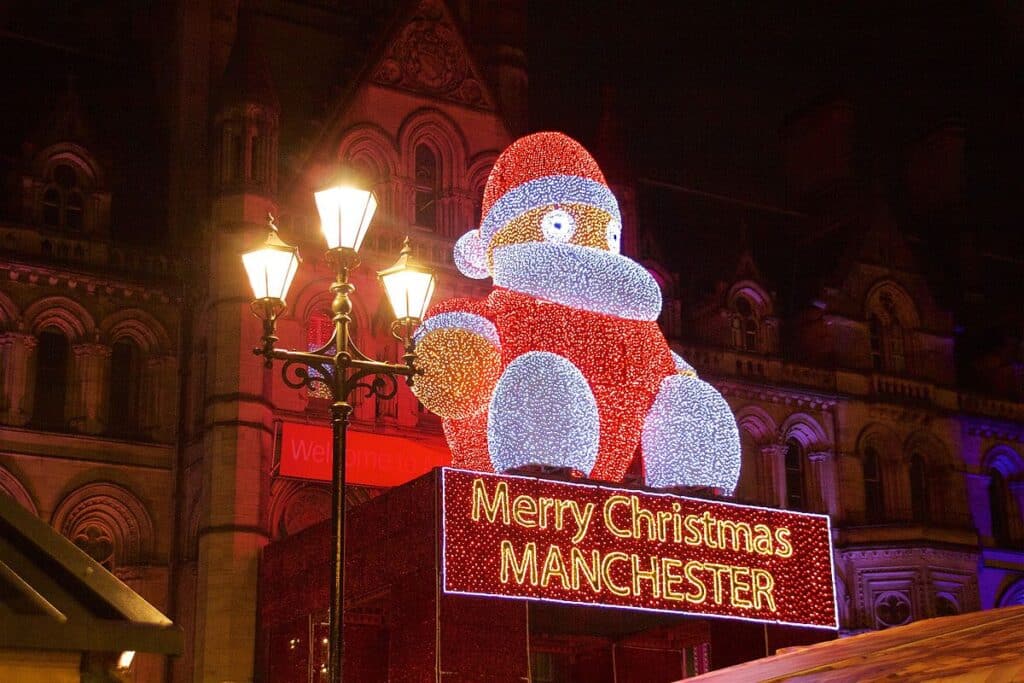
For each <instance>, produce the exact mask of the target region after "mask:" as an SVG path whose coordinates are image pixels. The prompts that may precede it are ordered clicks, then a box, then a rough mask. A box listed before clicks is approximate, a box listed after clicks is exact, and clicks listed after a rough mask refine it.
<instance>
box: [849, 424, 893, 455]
mask: <svg viewBox="0 0 1024 683" xmlns="http://www.w3.org/2000/svg"><path fill="white" fill-rule="evenodd" d="M869 446H873V447H875V448H876V449H877V450H878V455H879V456H881V457H882V458H883V459H885V460H899V459H900V458H902V454H903V451H902V449H901V448H900V441H899V437H898V436H897V434H896V432H894V431H893V430H892V429H891V428H889V427H886V426H885V425H882V424H879V423H877V422H875V423H871V424H869V425H867V426H866V427H864V428H863V429H862V430H861V431H860V434H859V435H858V436H857V449H856V450H857V455H858V457H863V455H864V450H865V449H866V448H868V447H869Z"/></svg>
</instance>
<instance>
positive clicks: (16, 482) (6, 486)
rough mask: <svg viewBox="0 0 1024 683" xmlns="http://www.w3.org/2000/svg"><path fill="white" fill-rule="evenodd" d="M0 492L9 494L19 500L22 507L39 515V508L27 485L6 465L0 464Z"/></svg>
mask: <svg viewBox="0 0 1024 683" xmlns="http://www.w3.org/2000/svg"><path fill="white" fill-rule="evenodd" d="M0 492H2V493H6V494H7V495H8V496H10V497H11V498H13V499H14V500H16V501H18V503H19V504H20V505H21V507H23V508H25V509H26V510H28V511H29V512H31V513H32V514H33V515H36V516H38V515H39V508H38V507H36V503H35V501H34V500H33V499H32V494H30V493H29V492H28V489H27V488H25V485H24V484H22V483H21V480H20V479H18V477H16V476H15V475H14V473H13V472H11V471H10V470H9V469H7V468H6V467H3V466H0Z"/></svg>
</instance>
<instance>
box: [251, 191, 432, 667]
mask: <svg viewBox="0 0 1024 683" xmlns="http://www.w3.org/2000/svg"><path fill="white" fill-rule="evenodd" d="M315 198H316V205H317V210H318V211H319V213H320V222H321V229H322V231H323V233H324V237H325V238H326V239H327V247H328V249H327V255H326V260H327V263H328V264H330V266H331V267H332V268H333V270H334V282H332V283H331V286H330V291H331V293H332V294H333V295H334V299H333V301H332V302H331V312H332V314H333V318H332V320H333V322H334V333H333V335H332V336H331V339H330V340H329V341H328V342H327V343H326V344H325V345H324V346H322V347H321V348H319V349H316V350H314V351H291V350H287V349H279V348H277V347H276V346H274V344H275V343H276V342H277V336H276V335H275V330H276V323H277V319H278V317H280V315H281V314H282V313H283V312H284V310H285V307H286V303H285V297H286V296H287V293H288V288H289V287H290V286H291V282H292V279H293V278H294V277H295V273H296V271H297V269H298V264H299V252H298V249H297V248H296V247H293V246H290V245H288V244H286V243H285V242H283V241H282V240H281V238H280V237H279V235H278V233H277V226H275V225H274V220H273V217H270V220H269V227H270V234H269V235H268V236H267V239H266V241H265V243H264V244H263V245H262V246H261V247H260V248H258V249H255V250H253V251H250V252H247V253H245V254H243V255H242V262H243V264H244V266H245V270H246V273H247V274H248V276H249V282H250V284H251V285H252V289H253V296H254V297H255V298H254V299H253V302H252V310H253V313H254V314H255V315H256V316H257V317H258V318H260V319H261V320H262V321H263V337H262V344H261V346H259V347H257V348H255V349H253V352H254V353H255V354H257V355H262V356H263V357H264V358H265V359H266V365H267V367H270V366H271V364H272V362H273V361H275V360H280V361H284V365H283V366H282V368H281V375H282V378H283V379H284V383H285V384H287V385H288V386H289V387H291V388H293V389H301V388H303V387H309V386H312V385H316V384H319V385H321V386H326V387H327V388H328V389H329V390H330V392H331V397H332V399H333V400H332V402H331V427H332V433H333V434H332V435H333V440H332V456H333V470H332V473H331V485H332V491H331V523H332V526H331V537H332V548H333V553H334V554H333V563H334V564H333V567H332V574H331V604H330V644H329V646H330V657H329V663H328V666H329V669H328V671H329V674H330V680H332V681H336V682H338V683H341V681H342V668H343V666H342V662H343V649H344V642H343V637H344V625H343V612H344V594H345V593H344V586H345V437H346V431H347V429H348V424H349V420H350V418H351V416H352V404H351V403H349V396H350V394H351V393H352V392H353V391H356V390H362V391H365V392H366V396H367V397H370V396H377V397H378V398H380V399H385V400H386V399H389V398H392V397H394V395H395V393H396V392H397V391H398V380H397V378H398V377H405V379H406V382H407V383H408V384H410V385H411V384H412V381H413V375H415V374H416V366H415V363H416V348H415V342H414V341H413V336H412V335H413V331H414V330H415V329H416V326H417V325H418V324H419V323H420V321H421V320H422V318H423V315H424V313H425V312H426V309H427V306H428V305H429V303H430V298H431V296H432V295H433V292H434V285H435V280H434V276H433V274H432V273H431V272H430V271H429V270H427V269H425V268H422V267H420V266H418V265H416V264H415V263H413V261H412V250H411V248H410V247H409V239H408V238H406V240H405V244H404V245H403V247H402V251H401V253H400V255H399V258H398V261H397V262H396V263H395V264H394V265H393V266H391V267H390V268H387V269H385V270H382V271H380V272H379V273H378V277H379V279H380V280H381V282H382V284H383V286H384V291H385V293H386V294H387V297H388V300H389V301H390V302H391V306H392V308H393V309H394V312H395V320H394V322H393V323H392V325H391V333H392V336H394V337H395V339H397V340H398V341H400V342H402V345H403V347H404V351H405V352H404V355H403V356H402V360H403V363H386V362H383V361H378V360H373V359H371V358H369V357H368V356H366V355H364V354H363V353H362V352H361V351H360V350H359V349H358V348H357V347H356V345H355V344H354V343H353V340H352V337H351V324H352V299H351V295H352V292H353V290H355V285H353V284H352V283H351V282H350V281H349V275H350V273H351V271H352V270H353V269H354V268H356V267H357V266H358V265H359V256H358V250H359V247H360V245H361V244H362V242H363V237H365V235H366V231H367V229H368V228H369V225H370V221H371V219H372V218H373V214H374V212H375V211H376V208H377V201H376V198H375V197H374V196H373V194H372V193H371V192H366V191H363V190H357V189H353V188H346V187H334V188H330V189H327V190H324V191H322V192H317V193H316V194H315Z"/></svg>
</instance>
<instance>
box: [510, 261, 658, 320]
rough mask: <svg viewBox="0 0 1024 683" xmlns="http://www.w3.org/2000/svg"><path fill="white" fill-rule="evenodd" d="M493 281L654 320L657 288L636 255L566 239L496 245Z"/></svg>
mask: <svg viewBox="0 0 1024 683" xmlns="http://www.w3.org/2000/svg"><path fill="white" fill-rule="evenodd" d="M492 258H493V261H492V264H493V274H494V275H493V277H494V284H495V285H497V286H499V287H504V288H506V289H511V290H513V291H516V292H522V293H524V294H530V295H532V296H535V297H537V298H538V299H544V300H547V301H553V302H555V303H559V304H564V305H566V306H571V307H573V308H580V309H583V310H585V311H592V312H594V313H604V314H607V315H614V316H617V317H619V318H627V319H629V320H657V319H658V316H659V315H660V314H661V289H660V288H659V287H658V283H657V281H655V279H654V277H653V276H652V275H651V274H650V273H649V272H647V269H646V268H644V267H643V266H641V265H640V264H639V263H637V262H636V261H633V260H632V259H629V258H626V257H625V256H622V255H620V254H613V253H612V252H610V251H604V250H603V249H595V248H593V247H582V246H579V245H577V244H568V243H564V242H526V243H522V244H509V245H506V246H502V247H497V248H496V249H495V250H494V253H493V254H492Z"/></svg>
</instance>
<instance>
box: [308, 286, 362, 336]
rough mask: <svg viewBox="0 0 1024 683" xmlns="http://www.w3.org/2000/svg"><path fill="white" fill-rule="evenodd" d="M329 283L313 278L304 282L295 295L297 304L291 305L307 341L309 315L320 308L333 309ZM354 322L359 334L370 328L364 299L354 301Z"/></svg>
mask: <svg viewBox="0 0 1024 683" xmlns="http://www.w3.org/2000/svg"><path fill="white" fill-rule="evenodd" d="M327 284H328V281H327V280H323V279H316V280H312V281H310V282H307V283H306V284H304V285H303V287H302V288H301V289H300V290H299V291H298V293H297V294H295V295H293V297H294V300H295V305H294V306H292V307H291V310H292V311H294V313H293V314H292V317H293V318H294V319H295V320H296V321H298V323H299V325H300V327H301V328H302V334H303V339H302V340H303V341H305V329H306V323H307V322H308V321H309V317H310V316H311V315H313V313H315V312H316V311H319V310H327V311H330V310H331V300H332V299H333V297H334V295H333V294H331V293H330V292H329V291H327ZM352 322H353V323H354V325H355V329H356V334H357V335H358V334H360V332H361V331H368V330H369V329H370V322H369V318H368V314H367V313H366V309H365V305H364V303H363V300H362V299H356V300H353V301H352Z"/></svg>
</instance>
